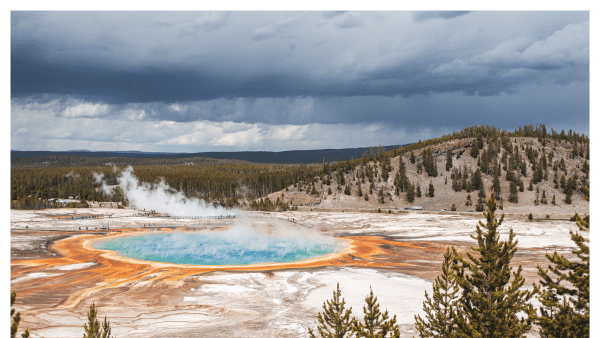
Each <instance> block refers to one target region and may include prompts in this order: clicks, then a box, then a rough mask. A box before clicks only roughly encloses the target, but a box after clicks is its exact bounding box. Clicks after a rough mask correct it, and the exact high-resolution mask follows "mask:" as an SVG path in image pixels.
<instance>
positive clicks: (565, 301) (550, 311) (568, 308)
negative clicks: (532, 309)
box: [536, 214, 590, 338]
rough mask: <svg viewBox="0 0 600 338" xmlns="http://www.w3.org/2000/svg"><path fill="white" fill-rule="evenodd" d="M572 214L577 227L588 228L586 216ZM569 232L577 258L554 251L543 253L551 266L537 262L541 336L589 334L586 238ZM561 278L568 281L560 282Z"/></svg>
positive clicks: (588, 279) (587, 249)
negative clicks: (576, 259)
mask: <svg viewBox="0 0 600 338" xmlns="http://www.w3.org/2000/svg"><path fill="white" fill-rule="evenodd" d="M575 218H576V221H577V226H578V227H579V230H581V231H589V229H590V223H589V220H587V221H586V220H585V219H582V218H581V217H579V215H577V214H576V215H575ZM570 234H571V240H573V242H575V244H576V245H577V247H578V248H579V249H578V250H573V251H572V253H573V254H575V255H576V256H577V258H578V260H579V261H574V262H572V261H569V260H567V259H566V258H565V257H564V256H563V255H559V254H558V253H557V252H556V251H555V252H554V254H553V255H550V254H546V258H548V260H549V261H550V263H552V264H554V265H553V266H552V265H551V266H548V269H546V270H544V269H542V268H541V267H539V266H538V275H540V277H541V278H542V280H541V281H540V284H541V285H540V287H537V286H536V288H537V289H538V290H540V295H539V296H538V298H539V300H540V302H541V303H542V307H541V308H540V313H541V315H540V316H538V324H539V325H540V326H541V334H542V337H548V338H552V337H589V336H590V249H589V246H588V245H587V244H586V242H589V240H587V239H585V238H583V236H581V235H580V234H579V233H577V232H576V233H573V232H571V231H570ZM549 272H551V273H552V274H553V275H554V276H555V279H554V278H552V276H551V275H550V274H549ZM563 281H566V282H567V283H568V285H565V284H564V283H563V284H562V285H561V282H563ZM561 297H562V299H561Z"/></svg>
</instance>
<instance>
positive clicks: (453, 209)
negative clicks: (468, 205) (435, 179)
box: [450, 203, 456, 211]
mask: <svg viewBox="0 0 600 338" xmlns="http://www.w3.org/2000/svg"><path fill="white" fill-rule="evenodd" d="M450 211H456V204H454V203H452V207H451V208H450Z"/></svg>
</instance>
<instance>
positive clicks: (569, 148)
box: [11, 125, 589, 211]
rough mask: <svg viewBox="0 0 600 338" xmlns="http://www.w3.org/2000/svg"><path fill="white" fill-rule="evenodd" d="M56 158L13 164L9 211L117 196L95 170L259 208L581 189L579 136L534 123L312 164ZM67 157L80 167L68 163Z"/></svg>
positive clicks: (584, 180)
mask: <svg viewBox="0 0 600 338" xmlns="http://www.w3.org/2000/svg"><path fill="white" fill-rule="evenodd" d="M61 160H62V161H65V163H66V164H64V165H60V163H54V165H51V166H39V165H33V164H32V163H38V162H39V159H38V160H36V159H25V160H19V161H18V162H16V163H15V161H13V165H12V168H11V200H12V201H13V202H12V207H13V208H41V207H52V206H53V205H52V203H49V202H47V200H48V199H50V198H68V197H69V196H72V197H78V198H79V199H82V200H93V201H123V200H124V198H123V195H122V194H120V193H119V192H117V193H116V194H114V195H112V196H109V195H106V194H104V193H103V192H102V190H101V189H100V183H99V182H94V178H93V174H94V173H102V174H104V177H105V180H106V182H107V183H108V184H109V185H116V184H117V177H118V175H119V173H120V171H121V170H123V169H124V168H125V167H126V166H128V165H131V166H133V168H134V174H135V175H136V176H137V177H138V178H139V179H140V180H141V181H143V182H158V180H159V179H161V178H164V179H165V181H166V183H167V184H168V185H169V186H171V187H172V188H173V189H176V190H178V191H181V192H183V193H184V194H185V195H186V196H190V197H199V198H203V199H205V200H206V201H208V202H211V203H214V204H220V205H223V206H229V207H233V206H238V205H247V206H250V205H252V207H253V208H256V209H261V210H270V209H274V208H278V207H280V208H287V207H288V206H297V205H313V206H315V207H318V206H320V207H324V208H327V207H353V208H380V207H384V208H390V209H391V208H396V209H397V208H401V207H408V206H413V205H419V206H422V207H424V208H425V209H429V210H438V209H439V208H440V206H441V208H445V209H448V210H451V209H452V208H453V205H454V208H455V209H456V210H458V211H461V210H463V211H466V210H471V209H472V210H482V209H483V201H484V200H485V197H486V196H487V195H489V193H490V192H491V190H492V189H493V190H494V191H495V192H496V197H497V199H498V202H499V206H500V207H501V208H502V207H504V206H511V207H515V208H517V207H521V206H531V205H535V206H540V205H548V204H550V205H570V204H571V203H573V202H574V201H578V202H581V201H583V200H584V194H585V191H586V190H585V189H584V187H585V186H588V185H589V138H588V137H587V136H585V135H579V134H577V133H574V132H572V131H569V132H564V131H562V132H560V133H558V132H556V131H553V130H552V131H550V132H549V131H547V130H546V128H545V126H544V125H537V126H531V125H530V126H525V127H522V128H519V129H517V130H515V131H514V132H507V131H505V130H502V131H500V130H499V129H497V128H494V127H489V126H473V127H469V128H465V129H463V130H462V131H460V132H455V133H452V134H450V135H444V136H442V137H439V138H435V139H430V140H426V141H419V142H416V143H413V144H411V145H409V146H405V147H402V148H394V149H386V148H385V147H377V148H371V149H370V150H369V151H365V152H364V153H363V156H362V157H360V158H354V159H353V158H349V159H346V160H345V161H339V162H333V163H331V162H326V163H323V164H319V165H316V164H313V165H305V164H302V165H281V164H252V163H244V162H231V161H229V162H222V160H211V159H204V158H196V159H176V160H173V159H171V160H169V161H180V162H176V163H173V162H161V161H165V160H164V159H147V158H146V159H139V158H136V159H128V158H118V159H111V160H107V159H98V160H100V161H103V162H101V163H102V164H100V163H94V162H90V160H89V159H81V158H79V157H73V158H72V159H67V160H65V159H61ZM36 161H37V162H36ZM57 161H58V159H57ZM77 161H81V163H85V164H87V165H75V163H77ZM92 163H94V164H95V166H90V165H89V164H92ZM161 163H167V164H162V165H161ZM117 190H118V189H117ZM266 197H268V198H269V200H265V199H264V198H266ZM277 198H279V199H280V203H279V204H277V203H276V199H277ZM45 201H46V202H45ZM252 202H254V203H252ZM244 203H245V204H244ZM515 210H519V209H518V208H517V209H515Z"/></svg>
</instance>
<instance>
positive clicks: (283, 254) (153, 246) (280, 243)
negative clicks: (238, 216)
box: [93, 231, 343, 265]
mask: <svg viewBox="0 0 600 338" xmlns="http://www.w3.org/2000/svg"><path fill="white" fill-rule="evenodd" d="M93 246H94V247H95V248H97V249H105V250H113V251H116V252H118V253H119V254H120V255H122V256H125V257H129V258H135V259H140V260H146V261H155V262H164V263H175V264H189V265H248V264H258V263H283V262H294V261H299V260H304V259H309V258H314V257H318V256H323V255H327V254H329V253H332V252H336V251H339V250H340V249H341V248H342V247H343V244H342V243H340V242H339V241H337V240H335V239H333V238H328V237H318V236H308V238H306V237H298V236H295V237H291V236H290V237H273V236H269V235H266V234H258V233H253V232H245V231H242V232H239V231H238V232H233V233H231V232H224V233H193V232H186V233H182V232H175V233H153V234H145V235H134V236H124V237H118V238H114V239H107V240H101V241H97V242H95V243H93Z"/></svg>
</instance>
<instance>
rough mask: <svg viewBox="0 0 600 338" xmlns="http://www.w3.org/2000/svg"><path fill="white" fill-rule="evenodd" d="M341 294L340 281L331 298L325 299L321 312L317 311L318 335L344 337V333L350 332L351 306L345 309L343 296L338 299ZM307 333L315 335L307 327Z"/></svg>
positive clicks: (352, 321) (328, 337)
mask: <svg viewBox="0 0 600 338" xmlns="http://www.w3.org/2000/svg"><path fill="white" fill-rule="evenodd" d="M341 296H342V292H341V291H340V283H338V284H337V290H336V291H333V299H332V300H330V301H329V300H328V301H325V302H324V303H323V313H320V312H319V326H318V327H317V330H318V334H319V337H321V338H344V337H346V333H348V334H351V329H352V323H354V318H350V314H351V313H352V307H350V309H348V310H346V309H345V305H346V301H345V300H344V298H342V299H341V301H340V297H341ZM308 334H309V335H310V337H311V338H316V337H317V336H316V335H315V334H314V332H313V331H312V329H308ZM349 336H350V335H349ZM349 336H348V337H349Z"/></svg>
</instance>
